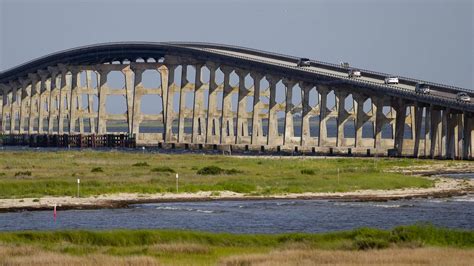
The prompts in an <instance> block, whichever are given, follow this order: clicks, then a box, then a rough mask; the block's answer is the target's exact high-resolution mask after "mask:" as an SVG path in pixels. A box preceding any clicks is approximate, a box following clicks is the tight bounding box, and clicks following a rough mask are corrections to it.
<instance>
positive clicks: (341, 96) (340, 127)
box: [334, 90, 349, 147]
mask: <svg viewBox="0 0 474 266" xmlns="http://www.w3.org/2000/svg"><path fill="white" fill-rule="evenodd" d="M334 95H335V97H336V108H337V110H336V111H337V121H336V123H337V125H336V129H337V139H336V146H337V147H341V146H343V143H342V142H343V140H344V123H345V122H346V119H347V118H348V117H349V114H348V113H347V112H346V109H345V108H344V104H345V99H346V97H347V92H345V91H341V90H337V91H335V94H334Z"/></svg>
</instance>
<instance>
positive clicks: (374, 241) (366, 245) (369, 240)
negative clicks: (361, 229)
mask: <svg viewBox="0 0 474 266" xmlns="http://www.w3.org/2000/svg"><path fill="white" fill-rule="evenodd" d="M354 245H355V248H356V249H357V250H367V249H382V248H387V247H388V246H389V242H388V241H387V240H386V239H380V238H379V239H378V238H374V237H356V239H355V241H354Z"/></svg>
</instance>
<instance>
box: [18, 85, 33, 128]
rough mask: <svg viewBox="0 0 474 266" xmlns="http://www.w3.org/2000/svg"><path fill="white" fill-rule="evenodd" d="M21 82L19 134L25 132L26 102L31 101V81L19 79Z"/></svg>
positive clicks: (26, 119) (26, 118)
mask: <svg viewBox="0 0 474 266" xmlns="http://www.w3.org/2000/svg"><path fill="white" fill-rule="evenodd" d="M20 83H21V96H20V98H21V101H20V129H19V133H20V134H25V133H26V132H27V131H26V130H25V124H26V121H29V119H28V118H29V116H28V113H29V112H28V110H29V108H28V107H29V106H28V104H29V103H30V101H31V82H30V81H29V80H27V79H22V80H20Z"/></svg>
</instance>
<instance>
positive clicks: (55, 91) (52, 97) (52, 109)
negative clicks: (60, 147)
mask: <svg viewBox="0 0 474 266" xmlns="http://www.w3.org/2000/svg"><path fill="white" fill-rule="evenodd" d="M48 72H49V74H50V75H51V82H50V87H49V91H50V94H49V117H48V134H53V132H54V131H55V130H54V128H55V125H56V126H57V127H58V128H59V123H58V120H59V106H60V104H61V101H60V100H59V94H60V92H59V86H58V82H57V78H58V74H59V71H58V69H57V68H55V67H48Z"/></svg>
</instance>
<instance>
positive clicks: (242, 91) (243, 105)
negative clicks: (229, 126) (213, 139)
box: [235, 69, 249, 144]
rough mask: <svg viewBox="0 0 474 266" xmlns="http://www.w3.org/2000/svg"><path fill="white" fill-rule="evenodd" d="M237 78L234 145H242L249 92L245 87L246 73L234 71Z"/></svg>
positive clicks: (246, 130)
mask: <svg viewBox="0 0 474 266" xmlns="http://www.w3.org/2000/svg"><path fill="white" fill-rule="evenodd" d="M236 73H237V75H238V76H239V98H238V102H239V103H238V105H237V136H236V138H235V143H236V144H244V143H246V142H245V139H246V138H247V137H248V114H247V96H248V95H249V90H248V89H247V88H246V87H245V77H246V76H247V74H248V72H247V71H244V70H242V69H238V70H237V71H236Z"/></svg>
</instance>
